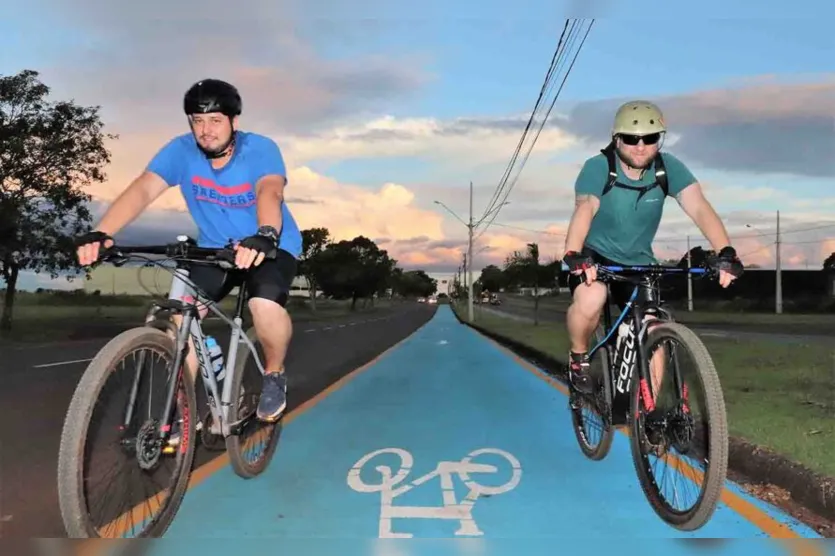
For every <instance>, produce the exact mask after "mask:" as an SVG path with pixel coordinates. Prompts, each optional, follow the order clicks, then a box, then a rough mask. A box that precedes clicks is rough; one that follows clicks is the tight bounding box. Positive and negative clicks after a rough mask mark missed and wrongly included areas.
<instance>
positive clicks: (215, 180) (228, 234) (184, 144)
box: [147, 131, 302, 258]
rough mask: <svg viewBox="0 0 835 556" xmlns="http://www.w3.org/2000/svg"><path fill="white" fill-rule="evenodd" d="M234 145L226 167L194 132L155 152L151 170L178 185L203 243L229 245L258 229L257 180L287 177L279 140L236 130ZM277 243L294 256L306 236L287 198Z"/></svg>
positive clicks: (198, 240)
mask: <svg viewBox="0 0 835 556" xmlns="http://www.w3.org/2000/svg"><path fill="white" fill-rule="evenodd" d="M237 134H238V138H237V141H236V143H235V151H234V153H233V154H232V158H231V159H230V160H229V162H227V163H226V165H225V166H224V167H223V168H220V169H215V168H213V167H212V164H211V162H210V161H209V159H207V158H206V156H205V155H204V154H203V153H202V151H200V149H199V147H198V146H197V141H196V140H195V139H194V135H192V134H191V133H185V134H183V135H180V136H179V137H175V138H174V139H172V140H171V141H170V142H169V143H168V144H167V145H165V146H164V147H163V148H162V149H160V151H159V152H158V153H157V154H156V156H154V158H153V159H152V160H151V162H150V163H149V164H148V168H147V169H148V170H149V171H151V172H154V173H155V174H157V175H158V176H160V177H161V178H162V179H164V180H165V181H166V183H168V185H169V186H172V187H173V186H177V185H179V186H180V191H182V194H183V197H184V198H185V201H186V205H187V206H188V210H189V212H190V213H191V217H192V218H193V219H194V223H195V224H196V225H197V229H198V232H199V235H198V239H197V244H198V245H199V246H200V247H225V246H226V245H227V244H228V243H229V240H230V239H231V240H234V241H240V240H242V239H243V238H245V237H247V236H251V235H253V234H255V233H256V232H257V231H258V214H257V211H256V202H255V184H256V183H257V182H258V180H260V179H261V178H262V177H264V176H266V175H269V174H278V175H280V176H284V177H285V179H286V176H287V172H286V169H285V167H284V158H283V157H282V156H281V150H280V149H279V148H278V145H276V143H275V141H273V140H272V139H270V138H269V137H265V136H263V135H259V134H257V133H249V132H245V131H238V132H237ZM281 215H282V218H281V230H280V232H281V237H280V238H279V246H280V248H281V249H283V250H285V251H287V252H288V253H290V254H291V255H293V256H294V257H296V258H299V256H300V255H301V251H302V236H301V232H300V231H299V227H298V225H297V224H296V221H295V219H294V218H293V215H292V214H291V213H290V209H289V208H287V204H286V203H284V202H282V203H281Z"/></svg>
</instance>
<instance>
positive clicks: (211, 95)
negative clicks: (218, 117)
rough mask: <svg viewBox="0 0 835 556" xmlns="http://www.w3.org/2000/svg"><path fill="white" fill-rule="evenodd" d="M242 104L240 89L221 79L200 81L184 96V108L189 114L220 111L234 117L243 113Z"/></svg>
mask: <svg viewBox="0 0 835 556" xmlns="http://www.w3.org/2000/svg"><path fill="white" fill-rule="evenodd" d="M242 104H243V103H242V101H241V95H240V94H239V93H238V89H236V88H235V87H234V86H233V85H230V84H229V83H227V82H226V81H221V80H220V79H203V80H202V81H198V82H197V83H195V84H194V85H192V86H191V88H190V89H189V90H188V91H186V94H185V97H184V98H183V110H184V111H185V113H186V115H187V116H190V115H192V114H207V113H209V112H220V113H221V114H224V115H226V116H228V117H230V118H234V117H235V116H239V115H240V114H241V110H242Z"/></svg>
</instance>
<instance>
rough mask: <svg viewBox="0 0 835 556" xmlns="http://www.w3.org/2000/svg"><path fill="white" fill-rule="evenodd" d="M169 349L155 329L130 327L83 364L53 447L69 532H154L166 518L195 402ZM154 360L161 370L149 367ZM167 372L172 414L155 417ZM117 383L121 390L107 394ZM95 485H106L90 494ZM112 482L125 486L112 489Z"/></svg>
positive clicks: (185, 469) (182, 469) (190, 450)
mask: <svg viewBox="0 0 835 556" xmlns="http://www.w3.org/2000/svg"><path fill="white" fill-rule="evenodd" d="M174 351H175V344H174V341H173V339H172V338H171V337H170V336H168V335H167V334H165V333H164V332H162V331H161V330H157V329H155V328H151V327H139V328H134V329H131V330H127V331H125V332H123V333H121V334H119V335H118V336H116V337H115V338H114V339H112V340H111V341H110V342H109V343H108V344H107V345H105V346H104V348H102V350H101V351H99V353H98V354H97V355H96V357H95V358H94V359H93V360H92V361H91V362H90V364H89V366H88V367H87V370H86V371H85V372H84V375H83V376H82V378H81V380H80V381H79V383H78V386H77V387H76V389H75V393H74V394H73V397H72V401H71V402H70V406H69V409H68V411H67V416H66V419H65V420H64V427H63V431H62V433H61V445H60V449H59V454H58V501H59V506H60V509H61V516H62V518H63V520H64V526H65V528H66V530H67V533H68V534H69V536H70V537H72V538H90V537H113V538H125V537H159V536H161V535H162V534H163V533H164V532H165V531H166V530H167V529H168V527H169V525H170V524H171V521H172V520H173V519H174V515H175V514H176V512H177V510H178V508H179V507H180V503H181V502H182V500H183V497H184V496H185V492H186V488H187V486H188V479H189V475H190V470H191V466H192V463H193V460H194V438H195V422H194V418H193V416H194V415H195V406H196V401H195V392H194V384H193V383H192V382H191V381H190V380H188V379H187V378H186V376H183V373H182V372H176V373H172V369H173V367H174V359H175V357H174ZM131 363H132V365H131ZM157 366H159V367H161V368H162V372H161V373H159V374H158V375H155V374H154V371H155V369H156V368H157ZM171 380H176V381H177V385H176V390H175V393H174V404H173V410H172V415H171V416H170V417H169V419H168V420H167V422H163V423H160V422H159V419H160V415H161V414H162V411H163V409H164V407H165V405H164V404H165V399H166V394H167V392H168V390H169V388H170V381H171ZM120 383H121V386H122V387H123V388H124V390H125V392H123V393H115V395H114V392H112V391H111V390H112V388H113V387H114V385H115V386H119V385H120ZM146 392H147V394H148V395H147V399H146V397H145V396H144V394H145V393H146ZM132 393H133V395H132ZM108 396H110V397H112V398H114V399H113V400H111V401H113V402H116V403H112V404H110V407H106V406H105V404H104V403H103V402H105V401H106V398H107V397H108ZM131 398H133V399H134V403H133V404H132V408H133V409H132V411H131V412H130V413H131V418H130V419H129V420H128V422H127V425H125V416H126V408H127V406H128V404H129V400H130V399H131ZM165 425H171V438H170V439H169V441H168V443H165V444H164V445H163V444H160V443H159V442H158V441H157V439H156V434H157V431H158V430H159V428H160V427H161V426H165ZM94 435H101V436H104V437H105V439H104V440H105V441H104V442H102V446H103V448H104V450H103V452H104V453H96V451H94V450H93V447H94V446H93V442H92V441H91V439H90V438H88V437H93V436H94ZM115 466H119V467H118V468H115ZM166 470H168V471H170V474H171V476H170V478H168V479H167V480H165V479H164V478H163V477H162V476H163V475H164V474H165V471H166ZM94 474H95V475H99V476H98V477H95V476H93V475H94ZM137 482H141V483H143V484H141V485H136V483H137ZM96 487H98V488H102V489H104V490H107V491H109V492H106V493H101V494H100V498H101V499H99V500H97V498H98V497H97V496H96V495H95V490H97V488H96ZM120 488H121V489H125V490H126V492H123V493H122V494H118V493H114V492H112V490H116V489H120ZM136 517H138V522H132V519H133V518H136Z"/></svg>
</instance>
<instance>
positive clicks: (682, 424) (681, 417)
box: [630, 322, 728, 531]
mask: <svg viewBox="0 0 835 556" xmlns="http://www.w3.org/2000/svg"><path fill="white" fill-rule="evenodd" d="M662 342H675V343H676V344H679V345H680V346H682V347H683V348H684V349H685V351H687V352H688V353H689V357H690V359H692V361H693V366H694V367H695V369H696V373H695V375H696V380H697V382H698V383H699V386H700V387H701V393H697V394H696V396H693V395H692V392H690V389H689V388H686V385H685V384H684V383H683V382H682V377H681V373H680V371H679V369H678V364H677V363H676V364H675V368H674V369H673V372H672V373H671V372H670V364H669V359H668V361H667V363H666V364H665V367H664V369H665V372H664V376H663V381H662V387H661V390H663V388H664V385H666V384H667V383H668V382H670V381H672V382H673V384H674V386H678V385H681V387H676V388H674V395H675V397H676V400H675V402H674V404H673V406H674V407H673V408H672V409H671V410H670V411H668V412H662V411H661V410H660V409H656V411H653V412H648V407H647V404H646V398H645V395H643V394H642V388H641V384H640V383H638V381H635V383H634V385H633V389H632V408H633V411H632V414H633V415H632V427H631V429H632V430H631V435H630V436H631V445H632V459H633V463H634V464H635V470H636V471H637V474H638V479H639V482H640V484H641V488H642V490H643V491H644V494H645V495H646V497H647V500H648V501H649V503H650V505H651V506H652V509H653V510H654V511H655V513H656V514H657V515H658V516H659V517H660V518H661V519H662V520H664V521H665V522H666V523H668V524H669V525H671V526H673V527H675V528H677V529H680V530H683V531H693V530H696V529H699V528H700V527H702V526H704V524H705V523H707V522H708V520H709V519H710V518H711V516H712V515H713V513H714V511H715V510H716V506H717V504H718V502H719V498H720V497H721V494H722V489H723V487H724V483H725V479H726V477H727V469H728V424H727V416H726V413H725V401H724V396H723V394H722V387H721V385H720V383H719V376H718V375H717V373H716V368H715V366H714V364H713V360H712V358H711V357H710V353H709V352H708V350H707V348H706V347H705V345H704V343H703V342H702V341H701V340H700V339H699V337H698V336H697V335H696V334H695V333H694V332H693V331H691V330H690V329H688V328H687V327H685V326H684V325H682V324H679V323H674V322H665V323H663V324H658V325H655V326H653V327H652V328H651V329H650V332H649V333H648V334H647V339H646V342H645V344H644V353H643V357H644V358H646V359H645V360H647V361H649V360H650V359H649V358H650V357H651V355H652V354H653V352H654V351H655V347H656V346H659V344H661V343H662ZM667 349H669V348H667ZM648 392H649V390H647V393H648ZM679 392H684V395H683V396H679ZM655 395H656V396H658V397H660V393H656V394H655ZM699 399H701V400H702V401H703V404H704V406H705V409H704V413H705V416H704V418H702V421H701V422H698V423H697V422H696V417H694V415H693V406H694V403H693V402H694V401H698V400H699ZM705 436H706V438H705ZM670 448H675V449H676V450H677V451H679V452H680V454H681V455H680V456H675V455H674V456H672V457H671V458H670V460H671V462H672V463H673V467H674V468H675V469H674V471H673V473H672V474H671V475H673V476H686V475H692V478H693V479H694V481H693V482H695V479H703V480H704V483H703V486H702V488H701V489H700V491H699V494H698V496H697V499H696V501H695V503H694V504H693V506H692V507H690V508H688V509H678V508H674V507H673V505H672V503H670V502H668V501H667V500H666V499H665V497H664V496H663V494H662V492H661V488H660V487H659V485H658V483H657V482H656V480H655V478H654V477H653V474H652V462H651V460H650V458H651V457H658V459H660V456H661V455H664V456H666V455H668V450H669V449H670ZM662 452H663V453H662ZM685 456H687V457H689V456H699V457H701V458H703V459H704V460H706V461H707V470H706V471H705V472H699V471H696V470H695V469H693V466H692V465H691V464H690V463H689V462H688V461H687V460H685ZM689 484H690V483H689V482H687V479H685V482H684V483H683V485H685V486H687V485H689ZM678 494H679V492H678V489H676V491H675V496H676V498H677V497H678Z"/></svg>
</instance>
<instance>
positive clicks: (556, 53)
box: [479, 19, 568, 222]
mask: <svg viewBox="0 0 835 556" xmlns="http://www.w3.org/2000/svg"><path fill="white" fill-rule="evenodd" d="M567 28H568V20H567V19H566V20H565V25H564V26H563V29H562V34H561V35H560V39H559V41H557V47H556V49H554V55H553V56H552V57H551V64H550V65H549V66H548V71H547V72H546V73H545V79H544V80H543V82H542V87H540V89H539V96H538V97H537V99H536V103H535V104H534V106H533V110H531V115H530V117H529V118H528V123H527V124H525V129H524V130H523V131H522V136H521V137H520V138H519V143H517V145H516V149H515V150H514V152H513V154H512V155H511V157H510V161H509V162H508V164H507V168H505V171H504V173H503V174H502V177H501V178H500V179H499V186H498V187H496V190H495V191H494V192H493V196H492V197H491V198H490V201H489V202H488V203H487V208H486V209H484V214H482V215H481V218H479V222H481V221H482V220H483V219H484V218H486V216H487V215H488V214H489V213H490V211H491V210H492V209H493V207H494V206H495V201H496V200H497V199H498V198H499V194H500V192H501V189H502V187H503V183H504V182H505V181H506V180H507V177H508V176H509V175H510V171H511V169H512V168H513V165H514V164H515V163H516V157H517V156H519V151H521V150H522V145H523V144H524V142H525V137H527V135H528V131H529V130H530V128H531V124H533V119H534V117H535V116H536V111H537V110H538V109H539V104H540V103H541V102H542V99H543V98H544V97H545V94H546V91H547V90H548V83H549V81H551V75H552V74H553V72H554V68H555V67H556V64H557V60H558V58H559V53H560V48H561V47H562V41H563V38H565V32H566V29H567Z"/></svg>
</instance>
